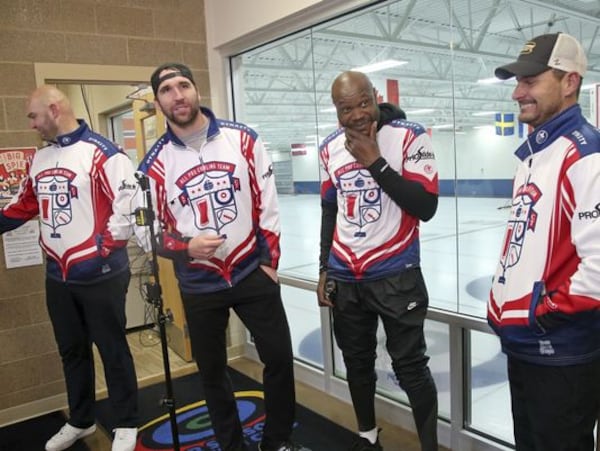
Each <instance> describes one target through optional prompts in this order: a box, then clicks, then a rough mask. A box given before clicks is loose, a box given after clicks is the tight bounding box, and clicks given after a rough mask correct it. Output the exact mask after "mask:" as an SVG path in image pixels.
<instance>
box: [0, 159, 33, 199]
mask: <svg viewBox="0 0 600 451" xmlns="http://www.w3.org/2000/svg"><path fill="white" fill-rule="evenodd" d="M35 151H36V148H35V147H14V148H4V149H0V201H3V200H7V199H11V198H12V197H13V195H15V194H16V193H17V191H18V190H19V186H20V185H21V182H22V181H23V179H24V178H25V176H26V175H27V170H28V169H29V164H30V163H31V160H32V158H33V154H34V153H35Z"/></svg>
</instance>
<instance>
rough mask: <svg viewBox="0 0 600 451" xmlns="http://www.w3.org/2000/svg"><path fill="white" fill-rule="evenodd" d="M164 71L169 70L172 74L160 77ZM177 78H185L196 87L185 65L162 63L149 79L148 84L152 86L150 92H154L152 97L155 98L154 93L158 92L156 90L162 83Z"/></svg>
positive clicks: (190, 72)
mask: <svg viewBox="0 0 600 451" xmlns="http://www.w3.org/2000/svg"><path fill="white" fill-rule="evenodd" d="M164 70H171V71H172V72H169V73H168V74H165V75H163V76H162V77H161V76H160V74H161V72H162V71H164ZM177 76H180V77H185V78H187V79H188V80H189V81H191V82H192V84H193V85H194V86H196V82H195V81H194V76H193V75H192V71H191V70H190V68H189V67H187V66H186V65H185V64H181V63H164V64H161V65H160V66H158V67H157V68H156V69H155V70H154V72H153V73H152V76H151V77H150V84H151V85H152V91H154V96H156V92H157V91H158V88H159V86H160V84H161V83H162V82H163V81H165V80H168V79H169V78H173V77H177Z"/></svg>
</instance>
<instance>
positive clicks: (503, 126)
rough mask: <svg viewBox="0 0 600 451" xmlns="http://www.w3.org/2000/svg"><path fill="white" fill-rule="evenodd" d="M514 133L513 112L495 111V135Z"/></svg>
mask: <svg viewBox="0 0 600 451" xmlns="http://www.w3.org/2000/svg"><path fill="white" fill-rule="evenodd" d="M514 134H515V115H514V113H496V135H499V136H511V135H514Z"/></svg>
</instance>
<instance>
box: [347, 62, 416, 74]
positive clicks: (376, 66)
mask: <svg viewBox="0 0 600 451" xmlns="http://www.w3.org/2000/svg"><path fill="white" fill-rule="evenodd" d="M407 63H408V61H400V60H384V61H379V62H377V63H371V64H367V65H365V66H359V67H355V68H353V69H352V70H354V71H357V72H362V73H363V74H369V73H371V72H378V71H380V70H385V69H391V68H392V67H398V66H402V65H404V64H407Z"/></svg>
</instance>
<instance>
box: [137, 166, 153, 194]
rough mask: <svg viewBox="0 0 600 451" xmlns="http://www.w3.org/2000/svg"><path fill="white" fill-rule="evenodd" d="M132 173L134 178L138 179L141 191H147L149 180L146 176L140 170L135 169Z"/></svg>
mask: <svg viewBox="0 0 600 451" xmlns="http://www.w3.org/2000/svg"><path fill="white" fill-rule="evenodd" d="M134 175H135V178H136V180H137V181H138V184H139V185H140V188H142V191H148V189H150V182H149V180H148V176H147V175H146V174H144V173H143V172H142V171H135V174H134Z"/></svg>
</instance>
